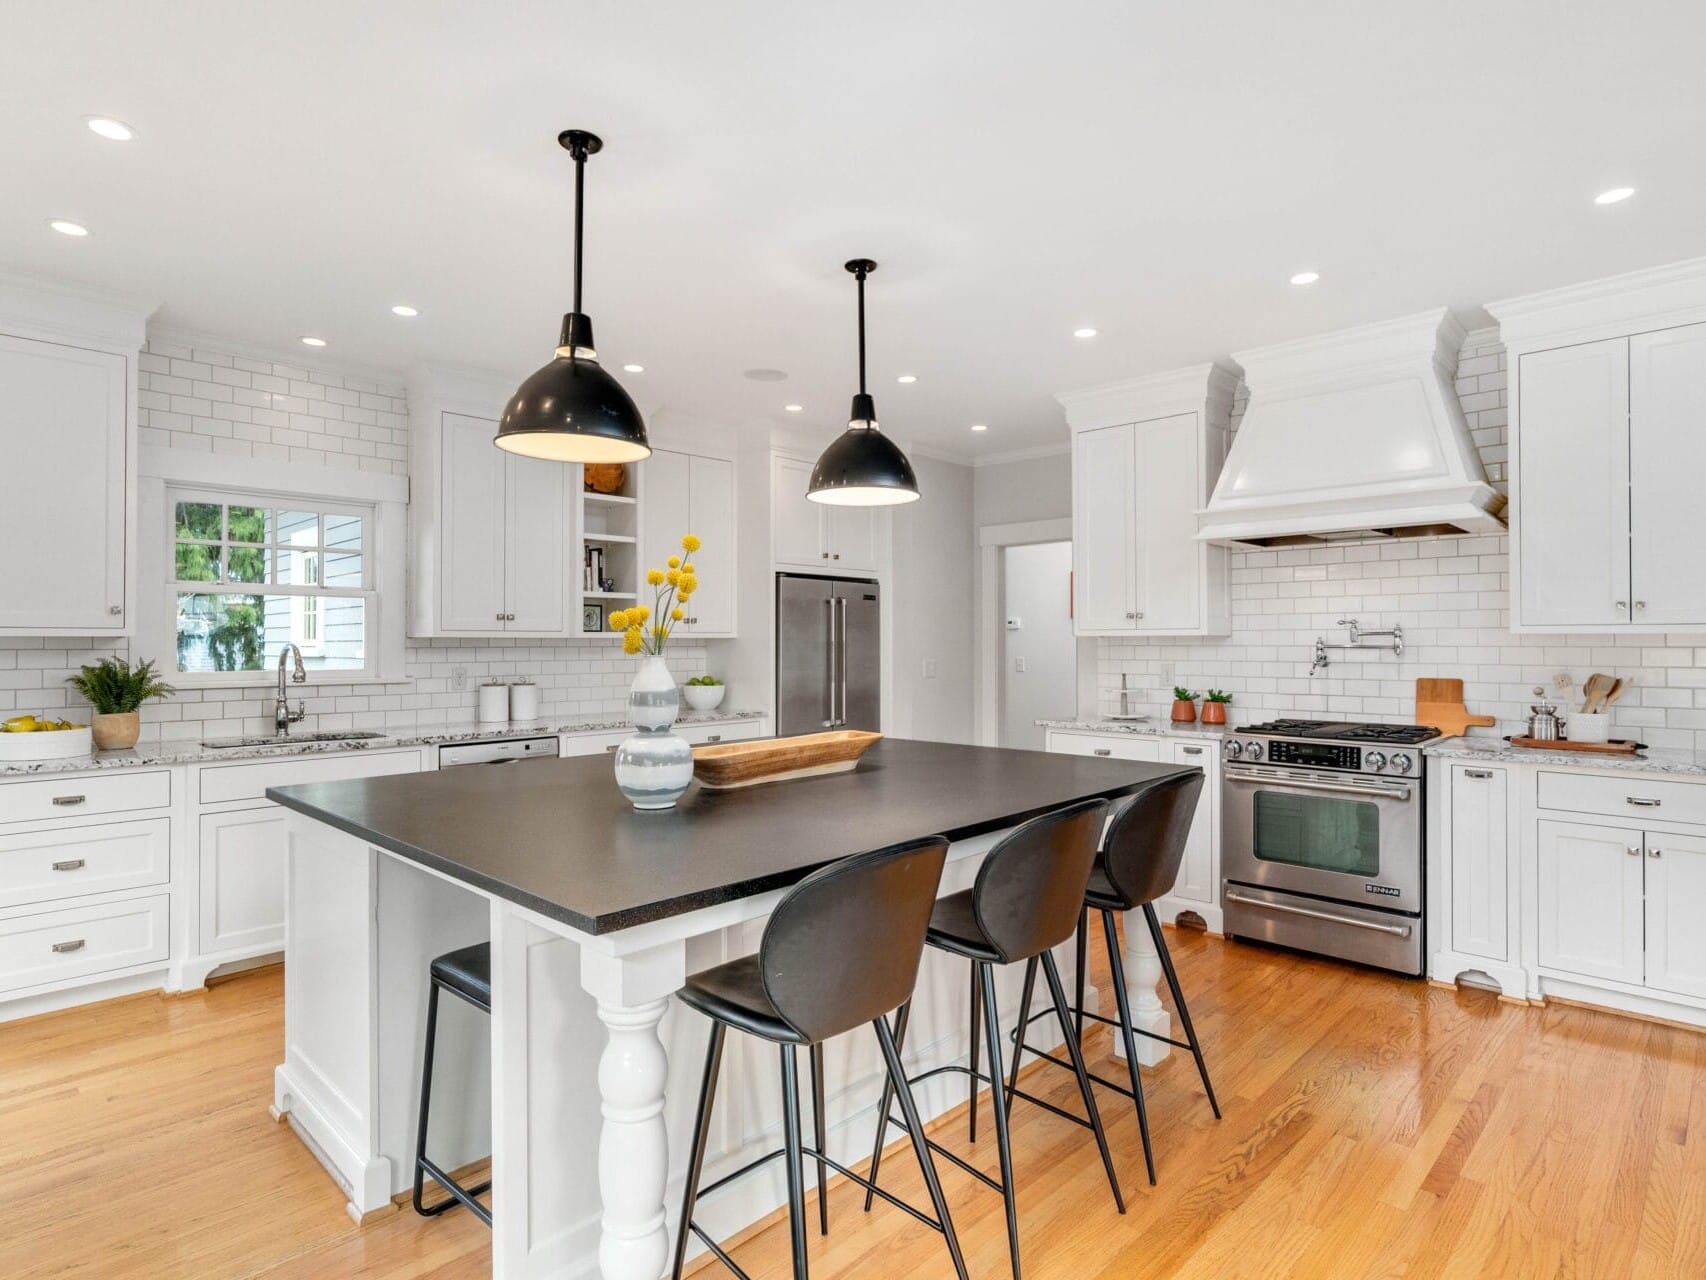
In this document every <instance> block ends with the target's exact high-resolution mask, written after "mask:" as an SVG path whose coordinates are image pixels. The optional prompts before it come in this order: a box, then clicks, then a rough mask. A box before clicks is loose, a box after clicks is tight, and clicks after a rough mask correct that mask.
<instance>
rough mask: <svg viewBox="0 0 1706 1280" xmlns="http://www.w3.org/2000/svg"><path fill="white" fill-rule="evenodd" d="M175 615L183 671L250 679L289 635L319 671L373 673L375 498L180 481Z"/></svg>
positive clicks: (175, 505) (175, 495)
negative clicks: (342, 498)
mask: <svg viewBox="0 0 1706 1280" xmlns="http://www.w3.org/2000/svg"><path fill="white" fill-rule="evenodd" d="M166 496H167V509H168V510H169V511H170V512H171V521H172V527H171V531H170V532H171V541H172V545H171V551H170V555H169V558H168V562H167V563H168V565H169V566H170V568H169V574H170V578H171V581H170V583H169V584H168V591H169V593H170V607H169V609H168V611H167V612H168V615H169V616H170V617H171V619H172V625H173V628H174V632H175V634H174V636H173V638H172V639H173V649H172V652H173V653H174V655H175V668H176V671H177V673H178V675H179V676H187V677H193V678H195V679H196V681H197V682H205V683H219V682H220V679H219V678H220V677H221V676H229V677H230V678H231V682H232V683H238V682H247V681H245V680H244V673H247V672H256V671H267V670H271V669H272V668H274V667H276V666H277V664H278V659H279V655H280V654H281V653H283V652H284V649H285V646H286V645H291V644H293V645H295V646H296V647H297V648H298V649H299V650H300V651H301V653H302V661H303V665H304V666H306V667H307V668H308V669H309V671H310V672H337V673H347V675H348V676H350V677H351V678H354V677H361V676H371V675H373V674H375V672H376V669H377V661H378V657H377V650H378V647H379V646H378V642H377V637H376V636H375V635H374V634H373V624H374V619H375V617H376V615H377V612H378V610H377V605H378V592H377V591H376V589H375V585H374V566H373V556H372V554H371V552H372V543H373V536H374V531H375V512H374V509H373V508H372V507H370V506H362V505H358V504H346V503H331V502H320V501H312V502H305V501H302V500H300V499H294V498H292V499H282V498H275V497H268V496H266V495H262V494H244V493H234V492H218V491H209V490H191V489H179V488H173V489H169V490H168V491H167V495H166Z"/></svg>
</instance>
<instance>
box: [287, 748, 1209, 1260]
mask: <svg viewBox="0 0 1706 1280" xmlns="http://www.w3.org/2000/svg"><path fill="white" fill-rule="evenodd" d="M1180 771H1181V767H1180V766H1178V765H1171V764H1152V763H1147V762H1137V761H1122V760H1104V759H1094V758H1084V757H1074V756H1062V755H1050V754H1046V753H1043V752H1030V751H1007V750H997V749H993V748H984V747H966V746H957V745H950V744H944V743H927V742H911V741H903V740H896V739H888V740H885V741H883V742H880V743H878V744H877V745H876V746H875V747H874V748H872V750H871V751H870V752H869V753H868V754H867V755H866V756H865V758H864V759H863V760H862V761H861V763H860V765H859V767H858V768H857V769H856V770H854V771H853V772H851V773H846V774H840V775H832V776H827V777H820V778H810V779H802V780H797V781H793V782H785V783H776V784H772V785H769V786H760V787H753V788H749V789H745V790H739V791H725V792H712V791H705V790H703V789H701V788H700V787H698V786H697V785H695V786H694V787H693V788H692V789H690V790H689V792H688V793H687V794H686V795H685V796H684V797H683V798H682V800H681V802H680V803H679V805H678V806H677V807H676V808H675V809H672V810H665V811H663V812H652V813H640V812H637V811H635V810H634V809H632V808H631V807H630V806H629V805H628V803H627V802H626V801H625V800H623V798H622V797H621V795H620V794H619V793H618V792H617V790H616V787H615V783H614V781H613V779H612V777H611V774H610V765H609V762H608V761H607V760H605V759H602V758H587V759H578V760H576V759H565V760H541V761H535V762H528V763H524V764H517V765H514V766H511V767H508V768H500V769H461V770H452V771H449V772H445V773H436V774H420V775H410V776H398V777H387V778H367V779H359V780H352V781H346V782H329V783H320V784H312V785H306V786H296V787H282V788H277V789H275V790H272V791H269V792H268V796H269V798H270V799H272V800H274V801H276V802H277V803H279V804H281V805H283V806H285V807H286V808H287V809H289V810H291V811H292V812H291V815H290V819H289V837H290V855H289V873H288V894H289V909H288V934H287V952H286V954H287V958H288V964H287V968H286V977H285V1058H284V1061H283V1063H282V1064H281V1065H280V1066H279V1068H278V1070H277V1072H276V1074H275V1083H274V1104H273V1105H274V1110H275V1114H277V1115H279V1116H281V1117H287V1118H288V1119H289V1120H290V1122H291V1124H292V1126H293V1128H294V1129H295V1130H296V1132H297V1133H298V1134H300V1135H301V1136H302V1138H303V1140H304V1141H305V1142H306V1143H307V1144H308V1145H309V1146H310V1148H311V1149H312V1150H313V1151H314V1152H315V1154H316V1155H317V1156H318V1158H319V1159H320V1160H321V1162H322V1163H323V1164H324V1165H325V1166H326V1168H327V1169H328V1170H329V1171H330V1172H331V1174H332V1176H333V1177H334V1178H335V1179H336V1180H337V1182H338V1184H339V1185H340V1187H342V1188H343V1189H344V1191H345V1193H346V1195H347V1196H348V1198H349V1202H350V1210H351V1212H352V1213H353V1214H355V1215H356V1216H357V1217H358V1218H359V1217H360V1216H362V1215H364V1214H366V1213H370V1212H373V1211H375V1210H379V1209H382V1208H386V1207H388V1206H389V1205H390V1203H391V1200H392V1197H393V1196H394V1195H396V1194H397V1193H399V1192H401V1191H403V1190H405V1189H406V1188H408V1187H409V1186H410V1185H411V1182H412V1178H413V1170H414V1154H415V1153H414V1124H415V1107H416V1105H417V1100H418V1098H419V1087H420V1085H419V1079H418V1076H419V1072H420V1058H421V1045H422V1037H423V1035H424V1024H425V1007H426V986H427V973H428V965H429V964H430V962H431V960H432V958H433V957H434V956H437V955H440V954H442V953H444V952H446V951H450V950H453V949H455V948H457V947H461V946H466V945H469V944H471V943H474V942H480V941H485V940H488V939H489V941H490V943H491V946H492V985H493V993H492V994H493V1000H492V1017H491V1021H490V1031H489V1033H490V1037H491V1042H490V1043H491V1048H490V1054H489V1060H488V1059H487V1058H486V1056H485V1055H484V1054H483V1053H482V1052H480V1051H479V1050H477V1049H473V1050H470V1049H466V1048H464V1049H463V1050H462V1051H460V1052H458V1051H457V1050H456V1049H455V1048H454V1046H452V1045H451V1044H450V1043H448V1041H449V1038H450V1037H451V1036H452V1034H453V1033H452V1032H451V1030H450V1029H449V1028H450V1025H451V1024H450V1023H448V1022H441V1024H440V1035H441V1047H440V1054H439V1063H438V1071H439V1072H440V1074H439V1075H438V1076H437V1085H436V1088H435V1090H434V1107H435V1116H434V1126H433V1137H432V1145H433V1147H434V1151H433V1154H434V1157H435V1159H437V1160H438V1161H439V1163H440V1164H442V1165H444V1166H445V1167H448V1168H455V1167H456V1166H457V1165H458V1164H459V1163H465V1162H468V1161H472V1160H474V1159H477V1158H479V1157H480V1156H482V1155H484V1154H485V1152H486V1151H487V1150H489V1151H490V1152H491V1156H492V1176H493V1180H494V1188H495V1189H494V1194H493V1208H494V1223H493V1274H494V1275H495V1276H498V1277H501V1278H503V1280H515V1278H517V1277H527V1278H529V1280H532V1278H534V1277H545V1276H551V1277H559V1276H581V1275H593V1274H599V1275H602V1276H604V1277H607V1278H609V1280H656V1278H657V1277H658V1276H660V1275H662V1274H663V1271H664V1267H665V1263H666V1259H667V1257H668V1249H669V1242H670V1232H671V1231H672V1230H673V1227H674V1216H675V1213H676V1212H677V1209H678V1192H679V1187H680V1184H681V1178H682V1174H683V1169H682V1152H683V1150H684V1148H685V1145H686V1144H685V1138H686V1135H687V1134H688V1132H689V1131H690V1125H691V1112H692V1104H693V1101H694V1085H695V1083H696V1079H697V1075H698V1073H699V1070H700V1068H701V1065H702V1063H701V1057H702V1053H703V1049H702V1040H703V1036H702V1030H703V1028H702V1025H701V1024H700V1023H699V1022H698V1020H697V1019H696V1018H695V1017H694V1016H693V1015H691V1014H688V1013H686V1012H685V1011H682V1010H679V1009H677V1008H676V1007H675V1002H673V1001H672V1000H671V999H670V996H671V995H672V993H674V992H675V991H676V990H677V989H678V988H679V987H680V986H681V984H682V981H683V979H684V978H685V977H686V975H687V974H688V973H691V972H693V971H695V970H697V969H700V968H703V967H706V966H709V965H713V964H717V963H721V962H722V961H724V960H727V959H732V958H734V957H736V956H738V955H742V954H746V953H749V952H751V951H752V950H755V949H756V947H757V944H758V939H759V937H760V935H761V934H762V931H763V924H764V920H765V918H766V917H767V916H768V915H769V913H770V911H771V910H772V909H773V908H774V907H775V905H776V903H777V901H778V900H779V899H780V898H781V896H782V894H783V893H784V892H785V890H786V889H787V887H788V886H789V885H791V884H793V883H795V882H797V881H798V880H800V879H802V878H803V877H804V876H806V875H807V874H809V873H810V872H811V871H813V870H815V869H816V868H818V867H820V866H823V865H825V864H827V863H830V862H833V861H835V860H837V859H839V858H843V857H847V856H849V855H852V854H856V853H861V852H864V851H867V850H870V849H876V848H880V847H883V846H886V845H889V844H893V843H896V842H898V841H901V840H905V839H909V838H913V837H917V836H925V835H930V834H935V833H940V834H944V835H946V836H947V837H948V838H949V839H950V841H951V842H952V843H951V845H950V848H949V852H948V865H947V869H946V871H945V872H944V875H943V881H942V892H944V893H946V892H951V891H953V890H956V889H960V888H965V887H968V886H969V885H970V884H971V882H972V880H973V879H974V878H975V875H976V870H977V867H978V865H979V863H980V861H981V858H982V855H983V854H984V853H985V852H986V851H987V850H988V849H989V847H990V846H991V844H992V843H993V842H994V841H995V839H997V838H998V837H999V835H1000V834H1001V833H1002V832H1003V831H1005V830H1006V829H1008V828H1010V827H1012V826H1014V825H1016V824H1017V823H1019V822H1022V821H1024V820H1025V819H1027V818H1030V817H1033V816H1035V815H1037V814H1039V813H1043V812H1047V811H1048V810H1050V809H1054V808H1056V807H1059V806H1061V805H1064V804H1068V803H1071V802H1072V801H1075V800H1079V799H1084V798H1089V797H1096V796H1101V797H1107V798H1116V797H1119V796H1121V795H1127V794H1130V793H1132V792H1133V791H1136V790H1138V789H1140V788H1141V787H1142V786H1143V785H1144V784H1145V783H1147V782H1150V781H1152V780H1154V779H1157V778H1162V777H1167V776H1170V775H1172V774H1175V773H1178V772H1180ZM1005 977H1006V986H1005V987H1004V989H1003V991H1002V992H1001V993H1000V994H1001V1003H1002V1007H1003V1013H1004V1015H1005V1016H1008V1017H1011V1016H1012V1013H1013V1012H1016V1010H1017V1007H1018V1000H1017V984H1018V980H1019V977H1020V975H1019V974H1018V973H1011V974H1007V975H1005ZM966 982H967V977H966V972H965V966H964V964H963V963H960V964H957V965H956V964H954V963H952V962H951V961H948V960H947V958H946V957H942V956H938V955H927V956H926V961H925V966H924V968H923V970H922V971H921V974H920V978H919V988H918V995H917V999H916V1002H915V1008H914V1014H913V1021H912V1030H911V1031H910V1032H909V1036H908V1042H907V1046H906V1049H907V1054H906V1056H907V1059H908V1062H909V1066H919V1067H922V1066H934V1065H938V1064H939V1063H941V1062H946V1061H952V1060H954V1059H955V1058H958V1057H961V1056H963V1055H964V1053H965V1050H966V1046H967V1033H968V1031H969V1026H968V1021H967V1011H966V1000H967V993H966ZM453 1003H454V1002H453ZM468 1021H470V1020H464V1023H466V1022H468ZM1042 1025H1043V1024H1038V1030H1039V1031H1040V1030H1041V1028H1042ZM470 1041H473V1042H476V1043H477V1040H476V1035H475V1034H470V1035H468V1036H465V1037H464V1043H465V1044H466V1043H467V1042H470ZM869 1041H870V1037H868V1036H867V1037H860V1036H846V1037H842V1038H841V1039H840V1040H837V1041H832V1042H831V1043H830V1045H829V1046H828V1047H827V1048H828V1052H827V1054H826V1074H827V1087H826V1096H827V1102H828V1113H829V1116H828V1118H829V1126H830V1134H829V1141H828V1146H829V1150H830V1153H831V1154H832V1155H835V1156H837V1158H842V1159H845V1160H847V1162H849V1163H852V1162H853V1161H854V1160H857V1159H859V1158H861V1157H862V1155H863V1153H864V1152H866V1151H868V1149H869V1143H870V1138H871V1134H872V1132H873V1126H874V1124H875V1103H876V1099H877V1093H878V1090H879V1088H880V1085H881V1066H880V1063H879V1061H878V1060H877V1055H876V1050H875V1045H874V1044H873V1043H868V1042H869ZM749 1051H750V1052H749ZM488 1061H489V1065H488ZM488 1071H489V1078H490V1091H491V1106H490V1109H489V1112H488V1111H487V1110H486V1108H485V1107H484V1104H483V1102H482V1103H474V1102H472V1101H470V1100H471V1099H473V1098H476V1097H483V1092H484V1083H483V1080H484V1077H485V1076H486V1074H487V1073H488ZM773 1074H774V1073H773V1066H772V1064H771V1062H770V1058H769V1056H768V1055H767V1054H765V1053H764V1052H763V1047H762V1046H755V1045H748V1044H746V1043H743V1042H742V1038H741V1037H734V1038H732V1039H731V1042H730V1045H729V1051H728V1053H727V1055H726V1057H725V1067H724V1081H723V1084H722V1086H721V1094H722V1098H723V1101H722V1102H721V1103H720V1104H719V1113H718V1121H717V1128H716V1132H715V1133H714V1134H713V1136H712V1150H711V1152H710V1155H709V1157H708V1161H707V1168H706V1173H705V1176H706V1178H707V1180H710V1179H712V1178H714V1177H716V1176H717V1175H718V1173H719V1172H721V1171H722V1170H725V1169H733V1168H736V1167H738V1166H739V1165H740V1164H742V1163H745V1162H746V1161H747V1160H749V1159H751V1158H752V1157H753V1155H755V1154H758V1153H761V1152H762V1151H764V1150H768V1149H769V1148H770V1147H772V1146H774V1145H775V1142H776V1131H777V1129H778V1126H779V1117H780V1099H779V1097H778V1096H776V1095H777V1094H778V1090H777V1089H776V1087H775V1082H774V1080H773V1078H772V1077H773ZM933 1084H937V1085H938V1086H939V1087H935V1088H928V1089H925V1090H923V1091H921V1093H920V1097H919V1103H920V1108H921V1110H922V1111H923V1112H924V1114H925V1115H927V1116H929V1115H934V1114H938V1113H940V1112H941V1111H943V1110H945V1109H947V1108H948V1107H950V1106H953V1105H955V1104H956V1103H958V1102H959V1101H961V1100H962V1099H963V1096H964V1095H963V1093H961V1092H960V1090H961V1088H962V1087H963V1086H962V1085H960V1084H957V1083H956V1084H953V1085H950V1084H949V1083H948V1082H947V1081H946V1080H945V1079H943V1080H940V1081H938V1082H933ZM441 1102H443V1103H444V1104H445V1107H446V1108H447V1110H446V1111H444V1112H441V1111H440V1110H439V1104H440V1103H441ZM458 1103H460V1104H461V1109H460V1110H458V1109H457V1105H456V1104H458ZM441 1135H442V1136H441ZM441 1142H442V1143H443V1144H444V1145H443V1146H442V1147H441V1146H440V1143H441ZM488 1144H489V1145H488ZM782 1199H783V1190H782V1182H781V1171H780V1169H779V1167H778V1166H777V1165H776V1164H772V1165H771V1166H769V1167H768V1169H767V1171H766V1173H765V1174H764V1175H759V1176H756V1177H754V1178H752V1179H750V1180H746V1181H743V1182H742V1183H741V1184H738V1185H737V1186H735V1187H731V1188H730V1189H728V1191H726V1192H724V1193H721V1194H719V1195H718V1196H716V1197H713V1198H712V1199H710V1200H708V1201H707V1202H706V1204H705V1205H704V1207H703V1208H702V1210H701V1213H700V1220H701V1222H703V1223H705V1225H706V1226H707V1227H708V1228H709V1229H711V1230H712V1231H713V1233H714V1234H716V1235H721V1236H725V1237H726V1236H728V1235H731V1234H733V1232H735V1231H736V1230H738V1229H739V1228H741V1227H743V1226H745V1225H746V1224H747V1223H749V1222H751V1221H753V1220H755V1219H756V1218H758V1217H760V1216H762V1215H763V1214H765V1213H767V1212H769V1210H770V1209H772V1208H774V1207H775V1206H776V1205H777V1204H780V1203H781V1202H782Z"/></svg>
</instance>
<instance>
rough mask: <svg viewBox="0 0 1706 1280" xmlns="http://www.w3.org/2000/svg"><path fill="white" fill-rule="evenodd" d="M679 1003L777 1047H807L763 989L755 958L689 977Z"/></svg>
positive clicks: (807, 1041)
mask: <svg viewBox="0 0 1706 1280" xmlns="http://www.w3.org/2000/svg"><path fill="white" fill-rule="evenodd" d="M676 994H677V995H678V996H679V997H680V998H681V1002H682V1003H683V1004H685V1005H689V1006H691V1007H692V1008H694V1009H697V1010H699V1012H700V1013H702V1014H704V1015H705V1016H706V1017H708V1018H715V1019H716V1020H717V1021H718V1022H725V1023H727V1024H728V1025H729V1026H731V1027H736V1028H738V1029H739V1030H741V1031H745V1032H749V1033H750V1034H752V1035H755V1036H761V1037H763V1038H764V1039H766V1040H770V1041H774V1042H775V1043H777V1044H810V1043H811V1042H810V1041H809V1040H807V1039H806V1037H805V1036H803V1035H801V1034H800V1033H799V1032H798V1031H796V1030H795V1029H794V1028H793V1027H791V1026H789V1025H788V1022H787V1020H786V1019H785V1018H783V1017H782V1013H781V1011H780V1010H779V1009H777V1008H776V1002H775V1001H774V1000H772V999H771V998H770V993H769V992H768V991H766V990H765V989H764V970H763V967H762V966H761V965H760V963H759V958H758V957H757V956H756V955H751V956H742V957H741V958H740V959H739V960H730V961H729V962H728V963H727V964H720V965H718V966H717V967H716V968H714V969H704V970H701V971H700V972H698V973H695V974H693V975H691V976H690V977H689V978H688V979H687V985H686V986H684V987H682V988H681V990H680V991H678V992H677V993H676Z"/></svg>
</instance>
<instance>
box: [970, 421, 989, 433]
mask: <svg viewBox="0 0 1706 1280" xmlns="http://www.w3.org/2000/svg"><path fill="white" fill-rule="evenodd" d="M971 429H972V430H973V431H988V430H989V424H988V423H987V422H974V423H972V424H971Z"/></svg>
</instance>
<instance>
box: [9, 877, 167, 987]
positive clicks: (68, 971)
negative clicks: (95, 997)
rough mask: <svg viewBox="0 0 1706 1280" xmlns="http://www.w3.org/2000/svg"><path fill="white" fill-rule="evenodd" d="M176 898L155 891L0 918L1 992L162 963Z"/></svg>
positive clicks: (164, 957) (165, 954)
mask: <svg viewBox="0 0 1706 1280" xmlns="http://www.w3.org/2000/svg"><path fill="white" fill-rule="evenodd" d="M171 902H172V899H171V896H170V895H169V894H165V893H155V894H149V895H148V896H146V897H141V898H126V899H121V900H119V901H115V902H101V903H97V904H94V905H91V906H76V907H66V908H64V909H61V910H57V911H46V912H42V913H40V914H37V915H28V916H20V917H17V918H14V919H9V920H0V994H4V993H7V992H14V991H22V990H32V989H33V990H39V989H41V988H43V987H45V986H48V985H50V984H59V983H69V982H73V981H76V980H80V979H87V978H92V977H97V976H100V975H104V974H110V973H114V972H117V971H120V970H125V969H131V968H134V967H135V966H137V965H146V964H151V963H162V964H163V963H164V962H165V960H166V957H167V955H168V954H169V952H170V949H171V939H170V929H169V926H170V923H171Z"/></svg>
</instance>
